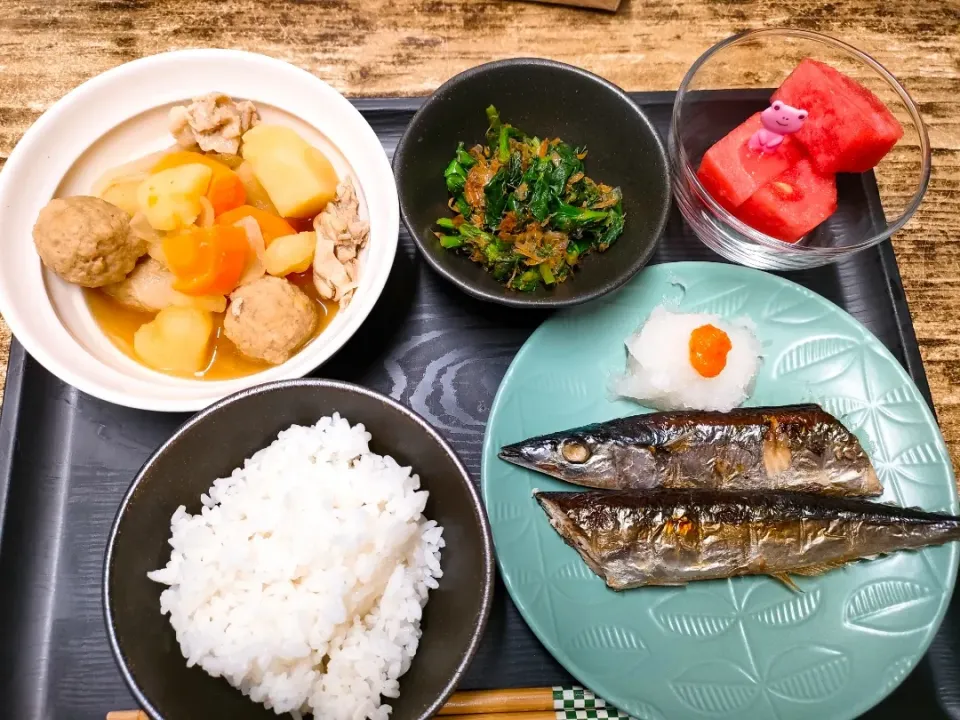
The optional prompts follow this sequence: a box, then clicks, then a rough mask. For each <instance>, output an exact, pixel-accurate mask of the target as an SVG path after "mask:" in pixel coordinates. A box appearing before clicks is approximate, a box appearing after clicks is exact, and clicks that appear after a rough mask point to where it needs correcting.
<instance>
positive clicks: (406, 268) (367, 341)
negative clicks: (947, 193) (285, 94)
mask: <svg viewBox="0 0 960 720" xmlns="http://www.w3.org/2000/svg"><path fill="white" fill-rule="evenodd" d="M634 98H635V99H636V100H637V101H638V102H639V103H641V104H642V105H644V106H645V107H646V108H647V111H648V113H649V114H650V117H651V119H652V120H653V122H654V123H655V124H656V126H657V127H658V129H659V130H660V132H661V133H663V134H664V135H666V130H667V126H668V123H669V118H670V110H671V106H672V102H673V93H638V94H635V95H634ZM726 103H737V104H742V103H748V104H749V107H747V106H746V105H745V104H743V105H741V107H740V108H739V109H737V108H734V110H735V111H736V112H738V113H739V116H740V117H744V116H745V115H746V114H747V113H748V112H751V111H752V110H753V109H754V107H755V104H756V101H755V100H738V99H736V98H733V99H728V100H727V101H726ZM726 103H725V104H726ZM356 105H357V107H359V109H360V110H361V111H362V112H363V114H364V115H365V116H366V117H367V119H368V120H369V121H370V123H371V125H373V128H374V129H375V130H376V132H377V134H378V135H379V136H380V139H381V141H382V142H383V145H384V147H385V148H386V150H387V152H388V153H389V154H391V155H392V154H393V150H394V147H395V146H396V142H397V139H398V138H399V136H400V134H401V133H402V131H403V129H404V127H405V126H406V124H407V122H408V121H409V119H410V117H411V115H412V114H413V112H414V111H415V110H416V108H417V107H418V105H419V101H418V100H416V99H371V100H358V101H357V102H356ZM724 109H729V108H724ZM855 184H856V185H857V187H856V188H854V189H853V191H854V192H858V193H860V196H861V199H862V202H863V203H865V204H866V206H867V207H868V208H869V209H870V211H871V212H872V213H873V215H874V217H875V218H876V220H877V221H878V222H879V221H881V219H882V214H881V213H882V210H881V208H880V205H879V198H878V195H877V190H876V185H875V184H874V181H873V179H872V175H871V176H865V177H864V179H863V181H862V182H857V183H855ZM675 260H715V261H719V260H720V258H718V257H717V256H716V255H714V254H713V253H712V252H710V251H709V250H707V249H706V247H705V246H703V245H702V244H701V243H700V242H699V241H698V240H697V239H696V238H695V237H694V236H693V235H692V234H691V232H690V229H689V228H688V227H687V226H686V225H685V224H684V222H683V220H682V219H681V217H680V215H679V213H678V212H677V211H676V209H674V212H673V214H672V216H671V218H670V221H669V223H668V225H667V229H666V234H665V237H664V240H663V242H662V244H661V245H660V248H659V249H658V251H657V253H656V255H655V256H654V259H653V262H669V261H675ZM788 277H790V279H792V280H795V281H796V282H799V283H801V284H803V285H806V286H807V287H809V288H811V289H813V290H815V291H816V292H818V293H820V294H821V295H824V296H825V297H827V298H829V299H830V300H832V301H834V302H835V303H837V304H839V305H840V306H841V307H843V308H845V309H846V310H847V311H848V312H850V313H851V314H852V315H853V316H854V317H856V318H857V319H858V320H860V321H861V322H862V323H864V324H865V325H866V326H867V327H868V328H869V329H870V330H871V331H872V332H873V333H874V334H875V335H876V336H877V337H878V338H880V340H881V341H882V342H883V343H884V344H885V345H886V346H887V347H888V348H889V349H890V351H891V352H892V353H893V354H894V356H895V357H896V358H897V359H898V360H899V361H900V362H901V363H902V364H903V366H904V367H905V368H906V369H907V371H908V372H909V373H910V375H911V377H912V378H913V380H914V382H916V384H917V386H918V387H919V388H920V391H921V393H923V395H924V397H925V398H926V399H927V402H928V403H929V402H930V391H929V387H928V385H927V380H926V377H925V375H924V372H923V366H922V364H921V362H920V354H919V350H918V348H917V340H916V336H915V335H914V331H913V326H912V324H911V322H910V313H909V310H908V308H907V303H906V299H905V297H904V292H903V286H902V284H901V282H900V274H899V272H898V270H897V264H896V260H895V258H894V254H893V250H892V248H891V246H890V244H889V243H883V244H881V245H879V246H878V247H876V248H874V249H871V250H868V251H865V252H863V253H860V254H859V255H857V256H855V257H853V258H850V259H848V260H846V261H845V262H842V263H840V264H838V265H834V266H832V267H828V268H822V269H818V270H811V271H805V272H798V273H791V274H789V275H788ZM545 317H546V313H542V312H517V311H511V310H507V309H504V308H500V307H497V306H491V305H485V304H482V303H480V302H479V301H475V300H473V299H471V298H469V297H467V296H466V295H464V294H462V293H460V292H459V291H457V290H455V289H454V288H453V287H452V286H450V285H448V284H446V283H444V282H442V281H441V280H440V279H439V278H438V277H437V276H436V275H434V274H433V273H432V272H431V271H430V270H429V269H428V268H427V267H426V266H425V265H424V264H423V263H421V262H420V261H419V260H418V258H417V257H416V256H415V254H414V249H413V243H412V242H411V240H410V238H409V237H408V235H407V234H406V232H405V231H404V230H401V233H400V251H399V252H398V254H397V259H396V262H395V267H394V268H393V272H392V274H391V276H390V280H389V282H388V284H387V288H386V290H385V291H384V295H383V297H382V298H381V299H380V301H379V302H378V303H377V305H376V307H375V309H374V310H373V313H372V314H371V316H370V318H369V319H368V320H367V322H366V323H365V324H364V326H363V327H362V328H361V329H360V331H359V332H358V333H357V335H356V336H355V337H354V338H353V339H352V340H351V341H350V342H349V343H348V344H347V345H346V346H345V347H344V348H343V350H341V351H340V353H339V354H338V355H337V356H336V357H335V358H333V360H332V361H330V362H329V363H328V364H327V365H326V366H325V367H323V368H322V369H321V370H319V371H318V372H317V374H318V375H323V376H325V377H334V378H340V379H344V380H349V381H353V382H357V383H360V384H363V385H366V386H367V387H370V388H373V389H375V390H378V391H380V392H384V393H386V394H389V395H391V396H392V397H394V398H396V399H398V400H400V401H402V402H404V403H406V404H407V405H409V406H410V407H412V408H413V409H414V410H416V411H417V412H419V413H421V414H422V415H424V416H425V417H426V418H427V419H428V420H430V421H431V422H432V423H433V424H434V425H436V426H437V428H438V429H439V430H440V432H441V433H442V434H443V435H444V436H445V437H446V438H447V439H448V440H449V441H450V442H451V443H452V444H453V445H454V446H455V447H456V449H457V451H458V452H459V453H460V455H461V457H462V458H463V460H464V462H465V463H466V464H467V466H468V467H469V468H470V470H471V472H472V473H473V475H474V477H475V478H478V477H479V466H480V446H481V440H482V437H483V429H484V422H485V419H486V416H487V412H488V410H489V407H490V403H491V401H492V400H493V396H494V393H495V391H496V389H497V385H498V384H499V382H500V379H501V377H502V376H503V373H504V372H505V371H506V368H507V365H508V364H509V363H510V360H511V359H512V358H513V356H514V354H515V353H516V351H517V350H518V348H519V347H520V345H521V344H522V343H523V342H524V340H526V338H527V337H528V336H529V334H530V333H531V332H532V331H533V329H534V328H535V327H536V326H537V325H539V324H540V322H541V321H542V320H543V319H544V318H545ZM185 418H186V416H184V415H167V414H159V413H148V412H142V411H137V410H131V409H127V408H122V407H118V406H115V405H110V404H108V403H105V402H101V401H99V400H96V399H94V398H91V397H88V396H86V395H84V394H82V393H80V392H79V391H77V390H76V389H74V388H72V387H69V386H67V385H64V384H63V383H62V382H60V381H59V380H57V379H56V378H54V377H53V376H51V375H50V374H48V373H47V372H46V371H45V370H44V369H43V368H41V367H40V365H39V364H38V363H36V362H35V361H34V360H33V359H32V358H30V357H29V356H28V355H27V354H26V353H25V352H24V350H23V348H22V347H21V346H20V345H19V344H17V343H16V342H14V345H13V348H12V351H11V355H10V364H9V368H8V371H7V386H6V395H5V401H4V405H3V410H2V415H0V541H2V544H0V718H10V720H40V719H41V718H42V719H44V720H47V719H49V718H55V719H56V720H61V719H70V720H72V719H74V718H76V719H77V720H80V719H83V720H86V719H89V720H102V719H103V717H104V714H105V713H106V712H107V711H109V710H114V709H125V708H133V707H135V703H134V701H133V699H132V697H131V695H130V693H129V692H128V691H127V689H126V687H125V686H124V684H123V681H122V680H121V678H120V674H119V672H118V671H117V669H116V667H115V666H114V662H113V658H112V657H111V655H110V651H109V649H108V646H107V640H106V635H105V632H104V621H103V612H102V607H101V597H100V582H101V572H102V567H101V566H102V561H103V552H104V544H105V542H106V536H107V532H108V530H109V528H110V524H111V522H112V520H113V517H114V513H115V511H116V508H117V505H118V503H119V502H120V499H121V497H122V496H123V494H124V492H125V491H126V489H127V486H128V485H129V483H130V480H131V479H132V477H133V475H134V474H135V473H136V471H137V470H138V468H139V467H140V465H141V464H142V463H143V461H144V460H145V459H146V458H147V456H148V455H149V454H150V452H151V451H152V450H153V449H154V448H156V447H157V446H158V445H159V444H160V443H161V442H162V441H163V440H165V439H166V438H167V437H168V436H169V435H170V434H171V433H172V432H173V430H174V429H175V428H176V427H177V426H178V425H179V424H180V423H181V422H182V421H183V420H184V419H185ZM955 618H960V610H957V609H956V608H951V613H950V614H949V615H948V617H947V622H946V623H945V624H944V627H943V629H941V631H940V633H939V635H938V637H937V641H936V643H935V645H934V648H933V649H932V651H931V653H929V654H928V656H927V658H926V659H924V661H923V662H922V663H921V664H920V666H919V667H918V669H917V670H916V671H914V673H913V674H912V675H911V676H910V677H909V678H908V679H907V681H906V682H905V683H904V684H903V685H902V686H901V687H900V688H899V689H898V690H897V691H896V692H895V693H894V694H893V695H891V696H890V697H889V698H888V699H887V700H886V701H885V702H884V703H883V704H882V705H880V706H879V707H878V708H875V709H874V710H873V711H871V712H870V713H868V715H866V716H865V717H869V718H900V717H903V716H904V715H905V714H906V713H908V712H909V713H911V714H912V716H913V717H923V718H932V717H941V718H942V717H951V716H952V717H960V712H958V711H956V710H954V711H953V712H951V713H950V714H949V715H946V714H944V710H943V709H942V708H941V707H940V704H943V705H944V706H945V707H948V708H949V707H954V708H960V699H958V698H960V692H958V691H957V689H956V688H960V683H956V679H957V674H958V672H957V665H956V663H955V660H954V658H955V651H954V647H953V644H952V643H951V640H950V638H951V637H956V634H955V633H952V625H953V624H954V623H955V622H960V620H956V619H955ZM572 682H573V679H572V678H571V677H570V676H569V675H568V674H567V673H566V672H565V671H564V670H563V668H561V667H560V665H558V664H557V663H556V662H555V661H554V660H553V658H552V657H551V656H550V655H549V654H548V653H547V652H546V650H545V649H544V648H543V647H542V646H541V645H540V643H539V642H538V641H537V640H536V638H535V637H534V636H533V634H532V633H531V632H530V630H529V629H528V628H527V626H526V625H525V624H524V622H523V620H522V619H521V618H520V616H519V614H518V613H517V610H516V608H515V607H514V606H513V604H512V603H511V602H510V600H509V597H508V596H507V594H506V592H505V590H504V588H503V585H502V583H499V582H498V584H497V590H496V597H495V601H494V611H493V613H492V616H491V618H490V624H489V626H488V628H487V632H486V635H485V637H484V641H483V643H482V645H481V647H480V650H479V652H478V654H477V657H476V659H475V660H474V662H473V665H472V666H471V668H470V670H469V672H468V674H467V675H466V677H465V679H464V682H463V685H462V687H464V688H497V687H525V686H544V685H561V684H570V683H572ZM944 684H945V685H944ZM938 688H939V689H938ZM938 698H939V700H940V703H938Z"/></svg>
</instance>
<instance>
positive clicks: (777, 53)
mask: <svg viewBox="0 0 960 720" xmlns="http://www.w3.org/2000/svg"><path fill="white" fill-rule="evenodd" d="M808 57H809V58H813V59H815V60H820V61H822V62H825V63H827V64H829V65H831V66H833V67H834V68H836V69H837V70H839V71H840V72H843V73H845V74H847V75H849V76H850V77H852V78H853V79H854V80H856V81H857V82H859V83H860V84H861V85H864V86H866V87H867V88H869V89H870V90H871V91H872V92H873V93H874V94H875V95H876V96H877V97H879V98H880V99H881V100H882V101H883V102H884V103H885V104H886V106H887V107H888V108H889V109H890V111H891V112H892V113H893V115H894V116H895V117H896V118H897V120H899V121H900V124H901V125H902V126H903V130H904V133H903V137H902V138H900V140H899V141H898V142H897V143H896V145H895V146H894V147H893V149H892V150H890V152H889V153H887V155H886V156H885V157H884V158H883V160H882V161H881V162H880V164H879V165H878V166H877V167H876V168H875V169H874V170H873V171H868V172H866V173H853V174H850V173H840V174H838V175H837V176H836V179H837V210H836V212H834V213H833V214H832V215H831V216H830V217H829V218H827V219H826V220H825V221H824V222H822V223H821V224H820V225H818V226H817V227H816V228H815V229H814V230H812V231H811V232H809V233H808V234H807V235H805V236H804V237H803V238H801V239H800V240H799V241H798V242H796V243H788V242H785V241H783V240H779V239H777V238H775V237H771V236H769V235H766V234H764V233H762V232H759V231H758V230H755V229H754V228H752V227H750V226H749V225H747V224H746V223H744V222H742V221H741V220H739V219H738V218H736V217H735V216H734V215H733V214H731V213H730V212H728V211H727V210H726V209H724V208H723V207H721V206H720V204H719V203H718V202H717V201H716V200H715V199H714V198H713V197H712V196H711V195H710V193H708V192H707V190H706V189H705V188H704V186H703V185H702V184H701V182H700V180H699V179H698V178H697V168H698V167H699V165H700V160H701V158H702V157H703V155H704V153H705V152H706V151H707V150H708V149H709V148H710V146H711V145H713V143H715V142H716V141H717V140H719V139H720V138H722V137H723V136H724V135H726V134H727V133H728V132H729V131H730V130H732V129H733V128H735V127H736V126H737V125H739V124H741V123H742V122H743V121H745V120H746V119H747V118H748V117H749V116H750V115H751V114H753V113H754V112H759V111H761V110H763V109H764V108H766V107H768V106H769V104H770V96H771V95H772V94H773V91H774V90H775V89H776V88H777V87H779V86H780V84H781V83H782V82H783V80H784V79H785V78H786V77H787V75H789V74H790V72H791V71H792V70H793V69H794V68H795V67H796V66H797V65H798V64H799V63H800V61H801V60H802V59H804V58H808ZM853 111H854V110H853V109H851V112H853ZM668 151H669V155H670V164H671V173H672V175H673V192H674V195H675V197H676V200H677V204H678V206H679V207H680V212H681V213H682V214H683V217H684V218H685V219H686V221H687V222H688V223H689V224H690V226H691V227H692V228H693V231H694V232H695V233H696V234H697V237H699V238H700V239H701V240H702V241H703V242H704V243H705V244H706V245H707V246H708V247H710V248H711V249H713V250H714V251H715V252H717V253H719V254H720V255H722V256H723V257H725V258H727V259H728V260H732V261H734V262H737V263H740V264H742V265H747V266H749V267H755V268H761V269H765V270H799V269H802V268H810V267H817V266H819V265H826V264H829V263H834V262H837V261H838V260H841V259H842V258H844V257H846V256H848V255H852V254H853V253H855V252H859V251H860V250H864V249H866V248H868V247H872V246H874V245H876V244H877V243H880V242H883V241H884V240H886V239H887V238H889V237H890V236H891V235H892V234H893V233H894V232H896V231H897V230H899V229H900V228H902V227H903V226H904V225H906V223H907V221H908V220H910V218H911V216H912V215H913V213H914V212H915V211H916V209H917V207H918V206H919V205H920V201H921V199H922V198H923V195H924V193H925V192H926V190H927V185H928V183H929V181H930V139H929V137H928V136H927V130H926V127H925V126H924V124H923V121H922V120H921V118H920V112H919V110H918V109H917V105H916V103H915V102H914V101H913V99H912V98H911V97H910V95H909V94H908V93H907V91H906V90H904V89H903V86H902V85H900V83H899V82H898V81H897V79H896V78H894V77H893V75H891V74H890V73H889V72H888V71H887V70H886V69H885V68H884V67H883V66H882V65H880V64H879V63H878V62H877V61H876V60H874V59H873V58H871V57H870V56H869V55H867V54H865V53H863V52H861V51H859V50H857V49H856V48H854V47H852V46H850V45H847V44H846V43H844V42H841V41H839V40H835V39H833V38H831V37H827V36H826V35H821V34H819V33H815V32H809V31H806V30H789V29H771V30H753V31H749V32H745V33H742V34H740V35H735V36H733V37H731V38H728V39H726V40H724V41H723V42H720V43H718V44H716V45H714V46H713V47H712V48H710V49H709V50H708V51H707V52H705V53H704V54H703V55H701V56H700V58H699V59H698V60H697V61H696V62H695V63H694V64H693V66H692V67H691V68H690V70H689V71H688V72H687V74H686V76H685V77H684V78H683V82H682V83H681V84H680V89H679V90H678V92H677V98H676V101H675V104H674V107H673V119H672V122H671V126H670V138H669V143H668ZM878 199H879V202H878Z"/></svg>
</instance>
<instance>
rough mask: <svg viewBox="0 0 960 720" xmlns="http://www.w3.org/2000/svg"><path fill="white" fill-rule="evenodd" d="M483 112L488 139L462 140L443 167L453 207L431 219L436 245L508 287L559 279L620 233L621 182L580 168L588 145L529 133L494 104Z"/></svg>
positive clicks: (527, 289) (533, 287) (532, 287)
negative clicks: (505, 119)
mask: <svg viewBox="0 0 960 720" xmlns="http://www.w3.org/2000/svg"><path fill="white" fill-rule="evenodd" d="M487 118H488V119H489V121H490V127H489V129H488V130H487V135H486V144H485V145H476V146H474V147H472V148H470V149H469V150H468V149H466V148H465V147H464V144H463V143H462V142H461V143H460V144H459V145H458V146H457V151H456V154H455V155H454V158H453V160H451V161H450V164H449V165H447V168H446V170H444V172H443V176H444V179H445V180H446V184H447V190H449V192H450V195H451V197H450V201H449V206H450V209H451V210H453V211H454V212H455V213H456V215H455V216H454V217H452V218H440V219H439V220H437V226H438V227H439V228H440V232H437V233H436V236H437V238H438V239H439V241H440V245H441V246H443V247H444V248H447V249H449V250H455V251H458V252H462V253H464V254H466V255H468V256H469V257H470V259H471V260H473V261H474V262H477V263H480V264H481V265H483V266H484V268H486V269H487V270H488V271H489V272H490V273H492V274H493V276H494V277H495V278H496V279H497V280H499V281H500V282H503V283H505V284H506V286H507V287H508V288H511V289H513V290H519V291H523V292H532V291H533V290H536V289H537V287H539V285H540V283H541V282H542V283H544V284H545V285H547V286H552V285H555V284H556V283H561V282H563V281H564V280H566V279H568V278H569V277H570V276H571V275H572V270H573V268H574V267H575V266H576V265H577V264H578V263H579V262H580V260H581V258H582V257H583V256H584V255H586V254H587V253H589V252H590V251H591V250H596V251H598V252H603V251H604V250H606V249H607V248H608V247H610V246H611V245H612V244H613V243H614V242H615V241H616V239H617V238H618V237H620V234H621V233H622V232H623V225H624V215H623V205H622V202H621V200H622V196H621V193H620V188H614V187H610V186H609V185H604V184H602V183H597V182H594V181H593V180H591V179H590V178H588V177H587V176H586V171H585V168H584V163H583V161H584V158H586V156H587V152H586V149H584V148H575V147H572V146H570V145H568V144H567V143H565V142H563V141H562V140H561V139H560V138H554V139H552V140H549V139H544V140H541V139H540V138H538V137H535V136H532V135H527V134H526V133H525V132H523V131H522V130H519V129H518V128H515V127H514V126H512V125H509V124H507V123H504V122H502V121H501V119H500V115H499V113H498V112H497V109H496V108H495V107H494V106H493V105H491V106H490V107H488V108H487Z"/></svg>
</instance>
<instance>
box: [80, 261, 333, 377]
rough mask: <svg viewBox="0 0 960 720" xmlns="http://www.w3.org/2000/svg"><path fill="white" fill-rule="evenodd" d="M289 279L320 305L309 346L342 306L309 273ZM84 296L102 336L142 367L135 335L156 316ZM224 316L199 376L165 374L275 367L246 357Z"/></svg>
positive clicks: (96, 294)
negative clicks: (328, 298)
mask: <svg viewBox="0 0 960 720" xmlns="http://www.w3.org/2000/svg"><path fill="white" fill-rule="evenodd" d="M287 279H288V280H290V281H291V282H292V283H293V284H294V285H296V286H297V287H299V288H300V289H301V290H303V291H304V292H305V293H306V294H307V296H308V297H309V298H310V299H311V300H313V301H314V302H315V303H316V304H317V315H318V316H319V318H320V319H319V322H317V327H316V328H315V329H314V331H313V336H312V337H311V338H310V340H308V341H307V343H310V342H312V341H313V339H314V338H316V337H317V336H318V335H319V334H320V333H321V332H323V330H324V328H326V327H327V325H329V324H330V322H331V321H332V320H333V318H334V317H335V316H336V314H337V309H338V307H339V305H338V304H337V303H332V302H329V301H326V300H321V299H320V296H319V295H317V290H316V288H315V287H314V285H313V278H312V274H311V272H310V271H307V272H305V273H299V274H297V275H289V276H288V277H287ZM84 296H85V298H86V300H87V307H89V308H90V313H91V314H92V315H93V319H94V320H96V321H97V325H99V326H100V329H101V330H103V333H104V334H105V335H106V336H107V337H108V338H110V341H111V342H112V343H113V344H114V345H115V346H116V347H117V348H118V349H119V350H120V351H121V352H123V353H124V354H125V355H127V356H128V357H130V358H132V359H133V360H136V361H137V362H138V363H140V364H142V365H146V363H143V362H142V361H141V360H140V359H139V358H138V357H137V354H136V352H134V349H133V335H134V333H136V332H137V330H139V329H140V326H141V325H143V324H144V323H148V322H150V321H151V320H153V319H154V318H155V317H156V315H157V314H156V313H152V312H142V311H140V310H133V309H131V308H128V307H126V306H125V305H121V304H120V303H119V302H117V301H116V300H114V299H113V298H112V297H110V296H109V295H107V294H106V293H105V292H103V291H102V290H99V289H96V290H91V289H85V290H84ZM228 309H229V308H228ZM224 314H225V313H213V322H214V341H213V342H212V343H211V353H210V363H209V364H208V365H207V367H206V369H205V370H203V371H201V372H199V373H177V372H166V371H161V372H166V374H167V375H177V376H180V377H189V378H200V379H203V380H233V379H234V378H239V377H245V376H247V375H253V374H254V373H258V372H261V371H262V370H266V369H268V368H271V367H273V365H270V363H266V362H263V361H262V360H252V359H250V358H248V357H246V356H245V355H244V354H243V353H241V352H240V351H239V350H237V348H236V346H235V345H234V344H233V343H232V342H230V340H228V339H227V338H226V337H225V336H224V335H223V316H224ZM148 367H149V366H148Z"/></svg>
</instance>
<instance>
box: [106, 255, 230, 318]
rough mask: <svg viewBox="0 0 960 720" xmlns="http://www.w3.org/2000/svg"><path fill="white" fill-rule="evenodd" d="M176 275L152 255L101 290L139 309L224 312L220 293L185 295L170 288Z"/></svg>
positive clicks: (148, 310) (134, 308)
mask: <svg viewBox="0 0 960 720" xmlns="http://www.w3.org/2000/svg"><path fill="white" fill-rule="evenodd" d="M175 280H176V277H175V276H174V275H173V273H172V272H170V271H169V270H167V269H166V268H165V267H164V266H163V265H162V264H161V263H160V262H158V261H157V260H155V259H154V258H152V257H147V258H145V259H144V260H142V261H141V262H140V263H138V264H137V266H136V267H135V268H134V269H133V272H131V273H130V274H129V275H128V276H127V277H126V278H125V279H123V280H121V281H120V282H118V283H111V284H110V285H104V286H103V292H105V293H106V294H107V295H109V296H110V297H112V298H113V299H114V300H116V301H117V302H118V303H120V304H121V305H126V306H127V307H129V308H132V309H133V310H140V311H141V312H159V311H160V310H163V309H164V308H168V307H192V308H195V309H197V310H206V311H209V312H223V311H224V310H225V309H226V307H227V299H226V298H225V297H224V296H223V295H185V294H184V293H182V292H178V291H177V290H174V289H173V283H174V281H175Z"/></svg>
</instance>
